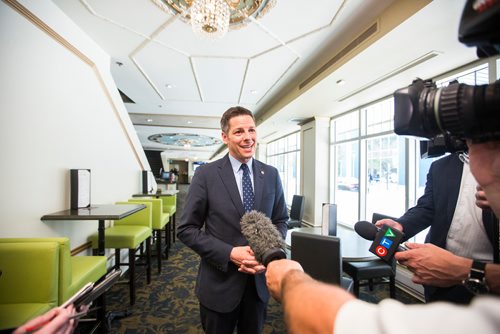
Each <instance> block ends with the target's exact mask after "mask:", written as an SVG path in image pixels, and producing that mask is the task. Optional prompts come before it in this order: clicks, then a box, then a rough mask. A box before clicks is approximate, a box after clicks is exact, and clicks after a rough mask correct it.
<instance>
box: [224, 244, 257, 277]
mask: <svg viewBox="0 0 500 334" xmlns="http://www.w3.org/2000/svg"><path fill="white" fill-rule="evenodd" d="M229 257H230V259H231V261H232V262H233V263H234V264H236V265H237V266H238V271H240V272H243V273H246V274H252V275H255V274H258V273H261V272H263V271H264V270H266V267H264V266H263V265H262V264H261V263H259V262H258V261H257V260H256V259H255V254H254V253H253V251H252V249H251V248H250V246H240V247H234V248H233V249H232V250H231V255H230V256H229Z"/></svg>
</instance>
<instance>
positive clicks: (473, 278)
mask: <svg viewBox="0 0 500 334" xmlns="http://www.w3.org/2000/svg"><path fill="white" fill-rule="evenodd" d="M485 267H486V263H484V262H479V261H476V260H474V261H472V267H471V268H470V272H469V277H467V278H466V279H464V280H463V282H462V284H463V285H464V286H465V287H466V288H467V289H468V290H469V291H470V292H472V293H473V294H475V295H480V294H485V293H488V292H489V291H490V288H489V287H488V285H487V284H486V278H485V277H484V268H485Z"/></svg>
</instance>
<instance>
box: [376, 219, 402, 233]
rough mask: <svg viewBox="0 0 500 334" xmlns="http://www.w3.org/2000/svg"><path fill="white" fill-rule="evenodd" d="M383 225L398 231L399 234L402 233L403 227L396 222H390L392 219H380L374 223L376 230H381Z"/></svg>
mask: <svg viewBox="0 0 500 334" xmlns="http://www.w3.org/2000/svg"><path fill="white" fill-rule="evenodd" d="M384 225H387V226H389V227H392V228H395V229H396V230H398V231H400V232H403V225H401V224H400V223H398V222H397V221H395V220H392V219H388V218H386V219H380V220H378V221H377V222H376V223H375V226H377V227H378V228H382V227H384Z"/></svg>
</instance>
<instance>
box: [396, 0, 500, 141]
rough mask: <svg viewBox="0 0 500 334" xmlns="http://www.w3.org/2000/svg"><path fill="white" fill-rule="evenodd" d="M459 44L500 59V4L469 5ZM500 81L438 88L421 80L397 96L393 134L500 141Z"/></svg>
mask: <svg viewBox="0 0 500 334" xmlns="http://www.w3.org/2000/svg"><path fill="white" fill-rule="evenodd" d="M459 41H460V42H461V43H464V44H465V45H467V46H473V47H476V48H477V49H476V50H477V55H478V56H479V57H489V56H493V55H496V54H500V1H478V0H468V1H467V3H466V5H465V8H464V11H463V13H462V17H461V20H460V28H459ZM498 109H500V80H499V81H496V82H495V83H492V84H488V85H476V86H473V85H466V84H459V83H458V82H455V83H451V84H450V85H449V86H447V87H441V88H437V87H436V84H435V83H434V82H432V81H431V80H422V79H416V80H414V81H413V83H412V84H411V85H409V86H408V87H405V88H401V89H398V90H397V91H396V92H395V93H394V111H395V112H394V132H395V133H396V134H398V135H410V136H417V137H426V138H434V137H435V136H437V135H440V134H448V135H453V136H456V137H459V138H462V139H465V138H467V139H472V140H474V141H478V142H481V141H488V140H493V139H500V115H499V114H498V112H500V110H498Z"/></svg>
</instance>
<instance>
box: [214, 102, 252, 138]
mask: <svg viewBox="0 0 500 334" xmlns="http://www.w3.org/2000/svg"><path fill="white" fill-rule="evenodd" d="M241 115H248V116H250V117H252V119H253V121H254V122H255V118H254V117H253V114H252V112H251V111H250V110H248V109H246V108H243V107H240V106H236V107H231V108H229V109H228V110H226V111H225V112H224V114H223V115H222V118H221V119H220V128H221V130H222V131H223V132H224V133H227V131H228V130H229V120H230V119H231V118H233V117H236V116H241Z"/></svg>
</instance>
